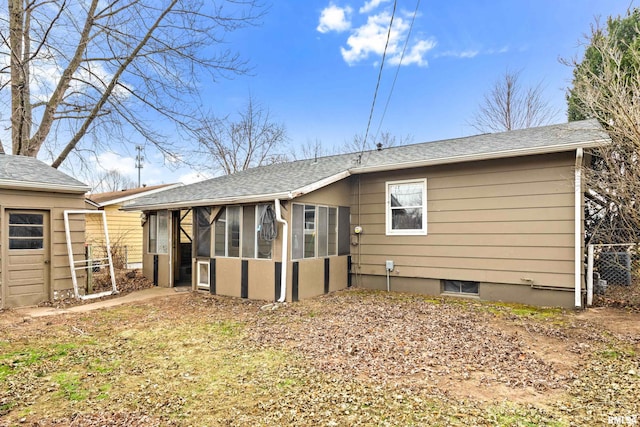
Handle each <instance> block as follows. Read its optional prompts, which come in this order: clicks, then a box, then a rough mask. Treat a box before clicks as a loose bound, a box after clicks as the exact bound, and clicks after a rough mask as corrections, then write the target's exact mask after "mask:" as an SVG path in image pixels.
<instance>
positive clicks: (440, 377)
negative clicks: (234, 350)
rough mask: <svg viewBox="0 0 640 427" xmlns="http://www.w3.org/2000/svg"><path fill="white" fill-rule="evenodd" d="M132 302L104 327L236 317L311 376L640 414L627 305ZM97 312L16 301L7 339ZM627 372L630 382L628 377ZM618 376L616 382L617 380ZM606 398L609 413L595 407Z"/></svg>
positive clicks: (196, 297)
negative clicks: (51, 311)
mask: <svg viewBox="0 0 640 427" xmlns="http://www.w3.org/2000/svg"><path fill="white" fill-rule="evenodd" d="M123 310H124V309H123ZM131 310H133V311H134V312H136V311H139V313H140V314H139V315H128V314H126V312H124V311H123V312H121V313H120V314H119V315H118V316H121V318H120V320H119V321H118V323H115V321H114V320H113V321H111V322H112V323H110V326H109V329H108V330H107V331H103V332H104V333H107V334H108V335H112V336H113V337H115V338H118V337H123V336H124V337H130V336H135V334H136V333H137V332H136V331H144V330H145V329H148V328H149V325H150V324H153V325H160V327H162V328H164V327H169V328H171V327H172V326H171V325H176V327H177V325H178V324H179V325H190V324H191V325H201V324H204V323H208V324H223V325H231V326H229V327H230V328H233V327H235V326H233V325H236V324H238V325H242V328H243V331H245V332H244V333H243V335H242V341H241V343H242V344H241V345H242V347H246V348H249V349H261V350H263V351H269V352H271V351H278V352H283V353H284V354H292V355H296V358H298V359H299V360H300V361H302V362H299V363H301V364H302V365H303V366H305V368H304V369H306V370H310V371H309V372H311V374H305V375H316V374H321V375H323V376H328V377H330V378H339V381H340V382H346V383H348V384H358V383H362V384H365V385H368V387H379V388H383V389H390V390H396V392H397V393H398V396H416V397H414V398H415V399H418V398H419V397H417V396H420V398H424V396H425V395H426V396H431V397H437V399H446V400H450V401H453V402H467V403H465V405H467V404H472V405H473V407H474V408H475V407H476V406H477V407H480V408H482V407H484V406H486V405H489V406H491V405H495V404H496V402H511V403H512V404H516V405H520V406H518V407H524V408H532V407H535V410H536V411H541V413H543V414H545V416H551V419H555V418H554V417H561V415H548V414H563V412H562V411H565V412H566V413H565V414H564V415H565V416H566V415H570V417H569V418H570V419H571V417H575V419H579V420H581V422H580V423H577V424H575V425H594V424H598V422H595V423H594V421H600V422H602V421H603V420H604V419H605V418H603V417H605V415H604V414H606V413H607V412H606V411H609V412H611V410H612V408H609V407H607V405H608V404H611V403H610V402H609V400H607V399H615V401H616V402H617V403H616V405H620V404H623V405H625V406H624V408H625V411H626V412H624V413H625V414H627V413H629V414H637V413H638V412H640V407H639V406H638V402H637V395H638V394H640V388H639V387H640V381H639V380H638V375H637V372H640V357H639V356H638V355H639V354H640V314H638V313H633V312H628V311H624V310H620V309H615V308H598V309H590V310H587V311H584V312H572V311H569V312H566V311H563V310H559V309H537V308H532V307H526V306H515V305H507V304H486V303H479V302H471V301H468V300H458V299H453V298H435V299H434V298H427V297H423V296H417V295H408V294H400V293H390V294H388V293H384V292H371V291H363V290H357V289H352V290H347V291H343V292H336V293H333V294H329V295H325V296H321V297H317V298H314V299H310V300H305V301H301V302H297V303H293V304H281V305H272V304H267V305H265V303H261V302H255V301H246V300H240V299H234V298H225V297H217V296H211V295H209V294H207V293H204V292H195V293H191V292H185V293H181V294H178V295H176V296H171V297H166V298H157V299H154V300H151V301H148V302H145V303H144V304H141V303H139V304H138V305H132V306H131ZM14 314H15V313H14ZM105 316H107V318H108V319H110V317H108V312H106V311H105V312H104V313H101V317H105ZM99 318H100V317H98V316H96V317H95V318H94V319H91V317H90V316H89V317H87V316H78V315H64V316H55V317H54V318H41V319H40V318H39V319H30V320H29V319H27V320H26V321H25V320H24V319H18V318H16V317H15V316H14V315H13V314H12V312H11V311H8V312H4V313H0V319H2V323H3V324H4V326H3V329H4V334H3V338H2V340H3V342H4V343H11V342H14V341H15V342H19V341H24V340H25V339H27V340H35V339H37V337H39V336H46V335H47V334H48V333H49V332H47V331H48V330H50V329H52V328H53V327H55V328H54V329H56V330H67V331H71V333H72V334H74V335H79V336H84V335H85V334H86V335H88V336H96V337H97V336H98V332H97V331H98V330H103V329H104V325H103V324H102V323H101V322H100V321H98V320H97V319H99ZM164 325H167V326H164ZM101 333H102V332H101ZM112 339H113V338H112ZM127 339H129V338H127ZM184 340H185V342H191V341H194V338H193V337H190V336H185V337H184ZM184 345H186V344H184ZM3 348H6V345H5V347H3ZM1 349H2V348H0V350H1ZM140 351H142V350H140ZM204 351H206V350H204ZM127 357H129V358H137V359H138V360H139V364H140V365H141V366H145V365H147V363H146V362H143V361H142V359H140V358H144V354H132V355H130V356H127ZM0 362H2V359H1V358H0ZM0 367H1V366H0ZM629 373H631V374H629ZM623 381H625V383H624V384H625V385H624V387H622V386H620V385H619V384H621V383H622V382H623ZM610 384H617V385H616V386H615V389H611V390H609V388H610V387H609V386H610ZM318 387H321V385H319V386H318ZM398 390H399V391H398ZM607 390H609V391H607ZM315 392H316V393H324V392H325V390H324V389H320V390H315ZM603 396H604V397H603ZM607 396H609V397H607ZM298 397H299V398H300V399H302V397H300V396H298ZM7 399H9V398H8V397H5V400H7ZM602 399H604V400H602ZM1 400H2V396H0V404H1V403H2V402H1ZM598 400H601V401H600V403H599V405H600V406H601V407H602V410H603V411H604V413H599V412H594V410H593V409H592V408H591V406H593V404H594V401H598ZM469 402H471V403H469ZM581 405H582V406H581ZM0 406H1V405H0ZM463 408H466V406H464V405H463ZM562 408H565V409H562ZM613 409H615V407H614V408H613ZM296 410H302V409H296ZM464 410H469V409H464ZM314 413H315V412H314ZM114 416H115V415H114ZM132 416H133V417H134V418H135V417H136V416H137V415H136V416H134V415H131V414H128V415H127V413H125V414H124V415H123V413H117V417H122V418H123V419H125V420H128V421H126V422H123V423H122V424H119V421H118V422H116V421H113V422H114V423H115V424H109V422H108V421H109V416H106V418H104V416H102V415H101V416H100V417H97V416H96V418H95V420H98V421H95V424H94V421H92V420H93V418H91V417H90V416H89V415H88V418H86V419H85V421H86V423H85V424H77V425H126V424H127V423H129V424H131V417H132ZM316 416H318V415H316ZM537 416H539V415H537ZM26 419H27V420H29V417H26ZM136 419H137V418H136ZM105 420H106V421H105ZM322 420H323V419H322V418H319V419H318V421H319V422H320V421H322ZM254 421H255V420H254ZM325 421H326V420H325ZM105 422H106V424H105ZM250 424H251V423H247V424H244V425H250ZM267 424H269V423H267ZM365 424H367V423H365ZM0 425H3V424H2V423H1V422H0ZM33 425H40V426H45V425H58V424H47V423H46V422H43V423H40V424H33ZM133 425H147V424H144V423H142V424H135V423H134V424H133ZM276 425H277V424H276ZM303 425H313V423H312V424H304V423H303ZM444 425H446V423H445V424H444ZM498 425H500V424H498ZM504 425H509V423H508V422H507V423H505V424H504ZM558 425H564V424H563V423H559V424H558Z"/></svg>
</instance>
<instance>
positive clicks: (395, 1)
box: [360, 0, 398, 156]
mask: <svg viewBox="0 0 640 427" xmlns="http://www.w3.org/2000/svg"><path fill="white" fill-rule="evenodd" d="M397 4H398V1H397V0H394V2H393V11H392V12H391V20H390V21H389V31H388V32H387V42H386V43H385V45H384V51H383V52H382V61H381V62H380V71H378V81H377V83H376V90H375V91H374V92H373V102H372V103H371V111H369V121H368V122H367V131H366V132H365V134H364V139H363V140H362V149H361V150H360V156H362V153H363V152H364V148H365V147H366V145H367V137H368V136H369V127H370V126H371V118H372V117H373V109H374V108H375V106H376V98H377V97H378V89H379V88H380V80H381V79H382V69H383V68H384V60H385V58H386V56H387V48H388V47H389V39H390V38H391V27H392V26H393V17H394V16H395V15H396V6H397Z"/></svg>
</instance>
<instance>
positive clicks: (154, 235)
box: [149, 211, 169, 254]
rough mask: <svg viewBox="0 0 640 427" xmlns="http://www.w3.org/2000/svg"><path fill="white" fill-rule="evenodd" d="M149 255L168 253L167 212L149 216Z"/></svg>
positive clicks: (154, 213)
mask: <svg viewBox="0 0 640 427" xmlns="http://www.w3.org/2000/svg"><path fill="white" fill-rule="evenodd" d="M149 253H150V254H166V253H169V212H168V211H160V212H153V213H150V214H149Z"/></svg>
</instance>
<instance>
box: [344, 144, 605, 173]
mask: <svg viewBox="0 0 640 427" xmlns="http://www.w3.org/2000/svg"><path fill="white" fill-rule="evenodd" d="M609 142H611V140H610V139H605V138H602V139H596V140H593V141H588V142H579V143H574V144H561V145H547V146H543V147H536V148H520V149H516V150H503V151H494V152H491V153H477V154H464V155H461V156H452V157H441V158H437V159H430V160H417V161H409V162H403V163H389V164H386V165H376V166H359V167H354V168H352V169H350V170H349V171H350V172H351V173H352V174H363V173H370V172H386V171H392V170H400V169H409V168H417V167H424V166H436V165H446V164H450V163H462V162H474V161H481V160H493V159H505V158H509V157H519V156H532V155H536V154H550V153H561V152H563V151H571V150H573V149H574V148H576V149H577V150H582V148H588V147H594V146H599V145H602V144H606V143H609Z"/></svg>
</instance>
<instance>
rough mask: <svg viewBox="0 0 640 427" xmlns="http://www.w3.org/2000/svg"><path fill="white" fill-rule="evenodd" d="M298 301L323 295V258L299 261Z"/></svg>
mask: <svg viewBox="0 0 640 427" xmlns="http://www.w3.org/2000/svg"><path fill="white" fill-rule="evenodd" d="M299 262H300V264H299V267H298V268H299V270H298V274H299V276H298V299H301V300H302V299H305V298H311V297H315V296H317V295H322V294H323V293H324V258H314V259H305V260H300V261H299Z"/></svg>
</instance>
